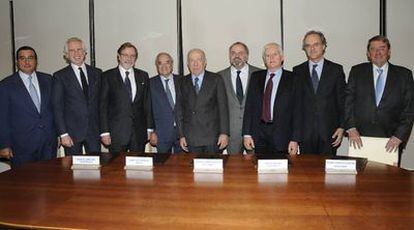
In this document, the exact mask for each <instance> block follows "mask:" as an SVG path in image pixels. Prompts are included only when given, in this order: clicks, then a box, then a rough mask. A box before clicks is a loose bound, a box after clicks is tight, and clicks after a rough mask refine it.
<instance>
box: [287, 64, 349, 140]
mask: <svg viewBox="0 0 414 230" xmlns="http://www.w3.org/2000/svg"><path fill="white" fill-rule="evenodd" d="M293 73H294V74H295V76H296V77H297V78H298V81H299V83H300V84H301V85H302V86H301V88H302V96H303V107H302V112H303V114H304V115H303V140H304V141H305V140H310V139H311V137H312V135H313V134H314V133H315V132H316V133H318V134H319V137H320V138H322V139H323V140H324V141H326V142H328V143H331V139H332V138H331V137H332V134H333V133H334V132H335V130H336V129H337V128H343V127H344V124H343V123H344V105H345V74H344V70H343V68H342V66H341V65H339V64H336V63H334V62H331V61H329V60H327V59H325V60H324V65H323V69H322V73H321V77H320V81H319V86H318V90H317V91H316V94H315V93H314V90H313V85H312V79H311V76H310V72H309V62H308V61H306V62H304V63H302V64H300V65H298V66H295V67H293Z"/></svg>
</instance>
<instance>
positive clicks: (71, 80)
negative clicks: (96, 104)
mask: <svg viewBox="0 0 414 230" xmlns="http://www.w3.org/2000/svg"><path fill="white" fill-rule="evenodd" d="M67 71H68V74H69V75H70V77H69V79H68V81H69V83H70V84H72V85H73V86H74V87H75V89H76V90H77V91H78V93H79V94H81V95H83V90H82V86H81V85H80V84H79V81H78V78H77V77H76V74H75V71H74V70H73V68H72V66H71V65H69V66H68V67H67Z"/></svg>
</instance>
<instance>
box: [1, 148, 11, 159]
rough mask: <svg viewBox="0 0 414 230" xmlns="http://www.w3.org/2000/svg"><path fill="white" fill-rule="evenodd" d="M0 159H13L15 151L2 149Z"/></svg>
mask: <svg viewBox="0 0 414 230" xmlns="http://www.w3.org/2000/svg"><path fill="white" fill-rule="evenodd" d="M0 157H4V158H6V159H9V160H10V158H12V157H13V151H12V150H11V148H8V147H7V148H4V149H0Z"/></svg>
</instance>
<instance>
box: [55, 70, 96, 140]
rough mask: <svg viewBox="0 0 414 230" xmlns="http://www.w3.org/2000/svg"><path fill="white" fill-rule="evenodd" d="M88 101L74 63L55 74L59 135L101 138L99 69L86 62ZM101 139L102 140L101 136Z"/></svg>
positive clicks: (56, 113) (77, 137)
mask: <svg viewBox="0 0 414 230" xmlns="http://www.w3.org/2000/svg"><path fill="white" fill-rule="evenodd" d="M86 70H87V75H88V93H89V96H88V100H86V99H85V96H84V94H83V91H82V86H81V85H80V84H79V81H78V80H77V78H76V75H75V72H74V71H73V69H72V67H71V65H68V66H67V67H65V68H63V69H61V70H59V71H57V72H56V73H54V74H53V97H52V104H53V111H54V115H55V124H56V129H57V132H58V135H62V134H64V133H68V134H69V135H70V137H71V138H72V139H73V141H74V142H81V141H83V140H85V138H86V137H87V136H94V137H96V138H99V97H100V95H99V91H100V86H101V73H102V71H101V70H100V69H96V68H93V67H91V66H89V65H86ZM98 140H99V139H98Z"/></svg>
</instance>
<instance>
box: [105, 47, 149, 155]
mask: <svg viewBox="0 0 414 230" xmlns="http://www.w3.org/2000/svg"><path fill="white" fill-rule="evenodd" d="M117 57H118V64H119V65H118V66H117V67H115V68H113V69H110V70H107V71H106V72H104V73H103V74H102V79H101V80H102V86H101V100H100V114H101V117H100V119H101V120H100V121H101V141H102V143H103V144H104V145H107V146H109V151H110V152H114V153H118V152H121V151H122V152H125V151H128V150H129V151H134V152H143V151H144V150H145V144H146V142H147V140H148V137H149V132H152V129H153V127H154V125H153V119H152V111H151V96H150V87H149V77H148V73H147V72H145V71H143V70H140V69H137V68H135V67H134V65H135V62H136V60H137V57H138V51H137V48H136V47H135V46H134V45H132V44H131V43H129V42H126V43H124V44H122V45H121V47H119V49H118V56H117Z"/></svg>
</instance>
